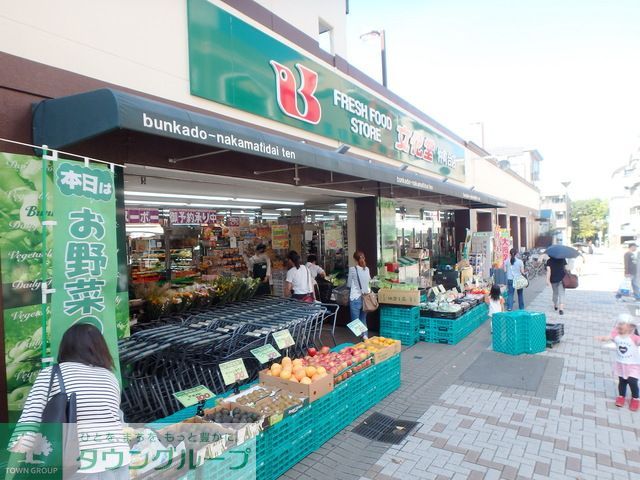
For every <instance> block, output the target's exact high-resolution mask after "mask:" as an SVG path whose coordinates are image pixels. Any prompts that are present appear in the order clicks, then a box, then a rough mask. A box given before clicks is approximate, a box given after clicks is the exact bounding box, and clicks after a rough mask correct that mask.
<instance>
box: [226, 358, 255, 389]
mask: <svg viewBox="0 0 640 480" xmlns="http://www.w3.org/2000/svg"><path fill="white" fill-rule="evenodd" d="M220 373H221V374H222V380H223V381H224V384H225V385H233V384H234V383H238V382H239V381H241V380H246V379H247V378H249V374H248V373H247V367H245V365H244V360H242V359H241V358H236V359H235V360H230V361H228V362H224V363H221V364H220Z"/></svg>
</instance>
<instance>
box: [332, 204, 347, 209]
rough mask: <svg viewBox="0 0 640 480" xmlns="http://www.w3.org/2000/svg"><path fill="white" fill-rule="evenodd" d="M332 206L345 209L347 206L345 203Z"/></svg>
mask: <svg viewBox="0 0 640 480" xmlns="http://www.w3.org/2000/svg"><path fill="white" fill-rule="evenodd" d="M333 206H334V207H345V208H346V207H347V204H346V203H336V204H334V205H333Z"/></svg>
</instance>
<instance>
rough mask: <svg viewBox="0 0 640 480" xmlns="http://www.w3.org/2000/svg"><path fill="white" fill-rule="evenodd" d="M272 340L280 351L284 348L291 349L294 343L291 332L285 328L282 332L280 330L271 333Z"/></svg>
mask: <svg viewBox="0 0 640 480" xmlns="http://www.w3.org/2000/svg"><path fill="white" fill-rule="evenodd" d="M273 339H274V340H275V341H276V345H277V346H278V348H279V349H280V350H283V349H285V348H289V347H293V346H294V345H295V344H296V342H295V341H294V340H293V337H292V336H291V332H289V330H287V329H286V328H285V329H284V330H280V331H279V332H273Z"/></svg>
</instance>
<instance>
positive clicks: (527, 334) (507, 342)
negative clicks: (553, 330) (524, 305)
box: [492, 310, 547, 355]
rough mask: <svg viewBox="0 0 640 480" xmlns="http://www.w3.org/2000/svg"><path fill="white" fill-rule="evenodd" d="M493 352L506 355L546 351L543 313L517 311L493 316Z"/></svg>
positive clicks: (544, 317)
mask: <svg viewBox="0 0 640 480" xmlns="http://www.w3.org/2000/svg"><path fill="white" fill-rule="evenodd" d="M492 324H493V334H492V340H493V350H494V351H496V352H501V353H506V354H508V355H520V354H522V353H540V352H543V351H544V350H545V349H546V346H547V337H546V316H545V314H544V313H539V312H527V311H524V310H518V311H513V312H501V313H496V314H494V315H493V321H492Z"/></svg>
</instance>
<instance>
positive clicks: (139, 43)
mask: <svg viewBox="0 0 640 480" xmlns="http://www.w3.org/2000/svg"><path fill="white" fill-rule="evenodd" d="M210 1H211V3H213V4H216V5H219V6H220V7H222V8H226V9H229V6H228V5H227V4H225V3H222V2H220V1H219V0H210ZM267 1H268V0H264V2H267ZM272 3H274V4H275V3H281V4H283V5H284V3H286V4H288V5H293V4H296V3H298V2H296V1H293V0H291V1H287V2H277V1H276V0H272ZM299 3H304V4H305V5H306V4H309V5H311V4H312V3H318V4H323V6H322V8H321V7H319V6H316V7H315V8H314V11H317V12H320V11H322V12H325V13H326V12H334V11H335V12H337V11H338V7H339V5H341V4H342V1H340V0H323V1H322V2H319V1H318V2H313V1H312V0H304V1H301V2H299ZM186 5H187V3H186V1H184V0H136V1H131V0H91V1H87V0H64V1H63V0H60V1H55V2H53V1H50V0H20V1H16V2H11V1H0V51H4V52H6V53H9V54H12V55H16V56H18V57H23V58H26V59H29V60H33V61H36V62H40V63H43V64H46V65H51V66H53V67H57V68H61V69H63V70H68V71H71V72H75V73H78V74H81V75H86V76H88V77H92V78H96V79H99V80H102V81H105V82H109V83H113V84H115V85H118V86H123V87H127V88H130V89H133V90H138V91H141V92H145V93H147V94H150V95H155V96H158V97H161V98H165V99H168V100H173V101H176V102H180V103H183V104H186V105H192V106H195V107H199V108H202V109H205V110H209V111H211V112H216V113H219V114H222V115H225V116H228V117H231V118H237V119H238V120H241V121H245V122H249V123H253V124H257V125H261V126H264V127H266V128H269V129H272V130H274V131H280V132H283V133H285V134H290V135H294V136H300V137H304V138H308V139H309V140H310V141H312V142H316V143H318V144H324V145H327V146H330V147H332V148H335V147H337V146H338V145H339V144H340V142H339V141H337V140H332V139H327V138H325V137H321V136H319V135H314V134H312V133H310V132H307V131H305V130H300V129H298V128H294V127H291V126H288V125H284V124H282V123H278V122H275V121H272V120H268V119H265V118H263V117H259V116H257V115H253V114H250V113H246V112H243V111H241V110H236V109H234V108H231V107H228V106H225V105H222V104H218V103H215V102H212V101H210V100H206V99H203V98H199V97H195V96H192V95H190V92H189V58H188V33H187V7H186ZM329 7H331V8H329ZM343 7H344V5H343ZM229 10H230V11H231V12H232V13H233V14H235V15H237V16H239V17H240V18H242V19H243V20H245V21H247V22H248V23H250V24H252V25H253V26H255V27H257V28H260V29H262V30H265V28H264V27H263V26H262V25H259V24H258V23H257V22H254V21H253V20H251V19H249V18H247V17H246V16H243V15H241V14H239V13H238V12H237V11H235V10H233V9H229ZM278 10H279V11H284V10H286V9H284V7H283V6H278ZM291 10H292V12H293V13H292V14H291V15H292V16H296V17H301V16H302V10H301V9H299V8H298V7H295V8H294V7H291ZM342 11H343V10H342ZM295 12H297V13H295ZM334 15H335V17H334V18H333V21H336V22H337V20H336V18H337V13H334ZM325 20H327V21H329V22H331V21H332V18H326V19H325ZM316 21H317V18H316V19H315V20H314V25H315V22H316ZM304 28H311V26H310V24H309V25H308V26H306V27H304ZM314 28H315V27H314ZM336 28H337V29H338V30H340V29H343V30H344V26H339V27H338V25H336ZM269 33H270V34H271V33H272V32H271V31H269ZM276 38H278V39H279V40H280V41H282V42H283V43H285V44H287V45H289V46H291V47H292V48H296V49H298V48H297V47H296V46H294V45H293V44H292V43H291V42H289V41H288V40H287V39H285V38H282V37H279V36H277V35H276ZM298 50H299V49H298ZM305 55H307V56H308V57H309V58H311V59H314V60H316V61H318V62H320V63H323V62H322V61H321V60H319V59H317V58H315V57H313V56H312V55H309V54H307V53H305ZM325 65H326V64H325ZM330 68H333V67H330ZM336 74H338V75H342V74H341V73H340V72H338V71H336ZM360 86H361V87H362V88H363V89H364V90H366V91H369V92H370V93H372V94H373V92H371V90H370V89H368V88H367V87H365V86H362V85H360ZM351 151H352V152H353V153H354V154H356V155H362V156H366V157H367V158H370V159H372V160H376V161H378V162H381V163H386V164H390V165H395V166H399V165H400V163H399V162H397V161H395V160H391V159H389V158H387V157H383V156H381V155H377V154H373V153H370V152H368V151H366V150H363V149H359V148H356V147H352V148H351ZM417 171H420V172H421V173H423V174H425V175H430V174H429V173H428V172H427V171H421V170H417Z"/></svg>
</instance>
